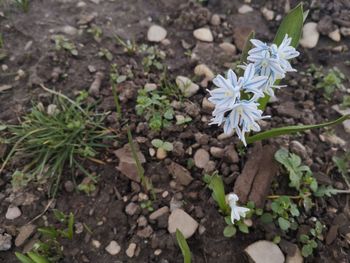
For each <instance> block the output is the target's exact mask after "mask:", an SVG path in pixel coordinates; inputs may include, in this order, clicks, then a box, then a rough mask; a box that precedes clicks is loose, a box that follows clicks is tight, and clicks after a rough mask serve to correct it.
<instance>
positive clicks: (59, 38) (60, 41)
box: [52, 35, 78, 56]
mask: <svg viewBox="0 0 350 263" xmlns="http://www.w3.org/2000/svg"><path fill="white" fill-rule="evenodd" d="M52 39H53V41H54V42H55V48H56V50H57V51H60V50H66V51H68V52H69V53H70V54H71V55H73V56H78V50H77V48H76V46H75V44H74V43H73V42H71V41H69V39H68V38H66V37H65V36H63V35H54V36H52Z"/></svg>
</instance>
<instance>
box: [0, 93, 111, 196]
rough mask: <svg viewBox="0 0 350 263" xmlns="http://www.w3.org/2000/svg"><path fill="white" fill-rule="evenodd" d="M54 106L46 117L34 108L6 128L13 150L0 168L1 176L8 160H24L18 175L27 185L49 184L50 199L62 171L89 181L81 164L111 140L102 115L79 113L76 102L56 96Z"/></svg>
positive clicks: (80, 110) (89, 110)
mask: <svg viewBox="0 0 350 263" xmlns="http://www.w3.org/2000/svg"><path fill="white" fill-rule="evenodd" d="M45 89H46V88H45ZM58 95H59V96H58ZM55 105H56V109H55V111H54V112H51V113H48V112H46V111H45V110H44V108H43V106H42V104H38V105H36V106H34V107H33V108H32V110H31V112H30V113H28V114H27V115H25V116H24V117H23V119H22V121H21V123H20V124H19V125H8V126H7V130H8V132H9V138H8V142H9V143H10V144H12V145H13V147H12V150H11V151H10V153H9V154H8V156H7V157H6V159H5V161H4V163H3V165H2V167H1V168H0V173H1V171H2V170H3V169H4V168H5V166H6V165H7V163H8V162H9V161H10V160H14V159H15V160H21V161H22V160H25V162H26V163H25V166H24V167H23V169H22V171H21V172H22V173H24V174H26V175H27V176H26V178H27V179H28V181H36V182H46V181H49V183H50V189H49V193H50V195H55V194H56V193H57V190H58V188H59V185H60V181H61V177H62V174H63V173H64V171H65V167H66V168H69V169H70V170H71V172H72V174H75V171H76V170H77V169H78V170H80V171H81V172H82V173H84V174H85V175H86V176H89V177H91V175H90V174H89V173H88V172H87V171H86V170H85V169H84V168H83V166H82V162H83V161H84V160H85V159H92V160H93V159H94V157H96V155H97V151H96V149H97V148H100V147H105V146H106V145H104V144H103V143H102V142H103V140H106V139H111V138H113V137H114V136H113V135H111V134H110V130H108V129H106V128H105V127H104V126H103V121H104V118H105V116H106V115H105V114H96V113H94V112H93V111H92V110H93V108H91V107H87V106H86V107H84V108H85V109H83V108H82V105H81V104H80V103H79V102H75V101H72V100H70V99H69V98H67V97H65V96H64V95H61V94H59V93H56V96H55ZM73 180H74V176H73Z"/></svg>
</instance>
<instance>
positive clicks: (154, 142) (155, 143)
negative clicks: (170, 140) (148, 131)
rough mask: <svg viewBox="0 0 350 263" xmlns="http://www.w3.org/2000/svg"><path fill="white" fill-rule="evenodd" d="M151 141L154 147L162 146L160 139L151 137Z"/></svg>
mask: <svg viewBox="0 0 350 263" xmlns="http://www.w3.org/2000/svg"><path fill="white" fill-rule="evenodd" d="M151 143H152V145H153V146H154V147H156V148H161V147H162V146H163V141H162V140H160V139H153V140H152V141H151Z"/></svg>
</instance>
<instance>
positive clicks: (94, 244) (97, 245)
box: [91, 239, 101, 248]
mask: <svg viewBox="0 0 350 263" xmlns="http://www.w3.org/2000/svg"><path fill="white" fill-rule="evenodd" d="M91 244H92V245H93V246H94V247H95V248H100V247H101V242H100V241H98V240H96V239H93V240H92V241H91Z"/></svg>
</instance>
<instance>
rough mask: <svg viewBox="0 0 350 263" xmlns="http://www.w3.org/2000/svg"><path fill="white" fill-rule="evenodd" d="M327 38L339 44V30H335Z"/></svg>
mask: <svg viewBox="0 0 350 263" xmlns="http://www.w3.org/2000/svg"><path fill="white" fill-rule="evenodd" d="M328 37H329V38H330V39H332V40H333V41H335V42H339V41H340V40H341V35H340V30H339V28H337V29H336V30H334V31H332V32H330V33H329V34H328Z"/></svg>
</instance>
